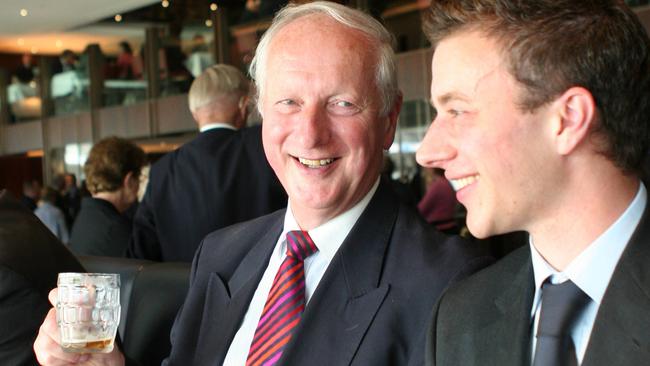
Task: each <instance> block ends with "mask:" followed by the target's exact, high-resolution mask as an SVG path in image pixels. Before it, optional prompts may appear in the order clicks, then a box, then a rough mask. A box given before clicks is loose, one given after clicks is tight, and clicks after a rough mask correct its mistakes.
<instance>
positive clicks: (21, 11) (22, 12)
mask: <svg viewBox="0 0 650 366" xmlns="http://www.w3.org/2000/svg"><path fill="white" fill-rule="evenodd" d="M20 16H21V17H26V16H27V9H20Z"/></svg>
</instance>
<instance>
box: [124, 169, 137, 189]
mask: <svg viewBox="0 0 650 366" xmlns="http://www.w3.org/2000/svg"><path fill="white" fill-rule="evenodd" d="M135 183H139V178H137V177H136V176H135V175H134V174H133V172H128V173H126V175H125V176H124V180H123V181H122V187H123V188H128V187H129V185H133V184H135Z"/></svg>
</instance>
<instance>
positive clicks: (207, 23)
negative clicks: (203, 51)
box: [205, 19, 212, 28]
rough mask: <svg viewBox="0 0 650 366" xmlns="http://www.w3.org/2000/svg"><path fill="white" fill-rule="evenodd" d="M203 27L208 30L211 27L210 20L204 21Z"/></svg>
mask: <svg viewBox="0 0 650 366" xmlns="http://www.w3.org/2000/svg"><path fill="white" fill-rule="evenodd" d="M205 26H206V27H208V28H209V27H212V20H210V19H208V20H206V21H205Z"/></svg>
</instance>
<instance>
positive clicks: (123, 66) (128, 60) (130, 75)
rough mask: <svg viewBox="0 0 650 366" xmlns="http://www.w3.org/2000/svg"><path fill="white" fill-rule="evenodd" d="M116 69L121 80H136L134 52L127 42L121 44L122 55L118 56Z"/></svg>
mask: <svg viewBox="0 0 650 366" xmlns="http://www.w3.org/2000/svg"><path fill="white" fill-rule="evenodd" d="M116 67H117V77H118V78H119V79H126V80H131V79H134V78H135V74H136V72H135V71H134V56H133V50H132V49H131V45H130V44H129V42H127V41H122V42H120V54H119V55H118V56H117V61H116Z"/></svg>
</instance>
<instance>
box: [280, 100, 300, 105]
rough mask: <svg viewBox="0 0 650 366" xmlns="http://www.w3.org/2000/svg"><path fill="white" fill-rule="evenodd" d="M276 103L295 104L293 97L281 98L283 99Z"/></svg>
mask: <svg viewBox="0 0 650 366" xmlns="http://www.w3.org/2000/svg"><path fill="white" fill-rule="evenodd" d="M278 104H282V105H295V104H296V102H295V101H294V100H293V99H283V100H281V101H279V102H278Z"/></svg>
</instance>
